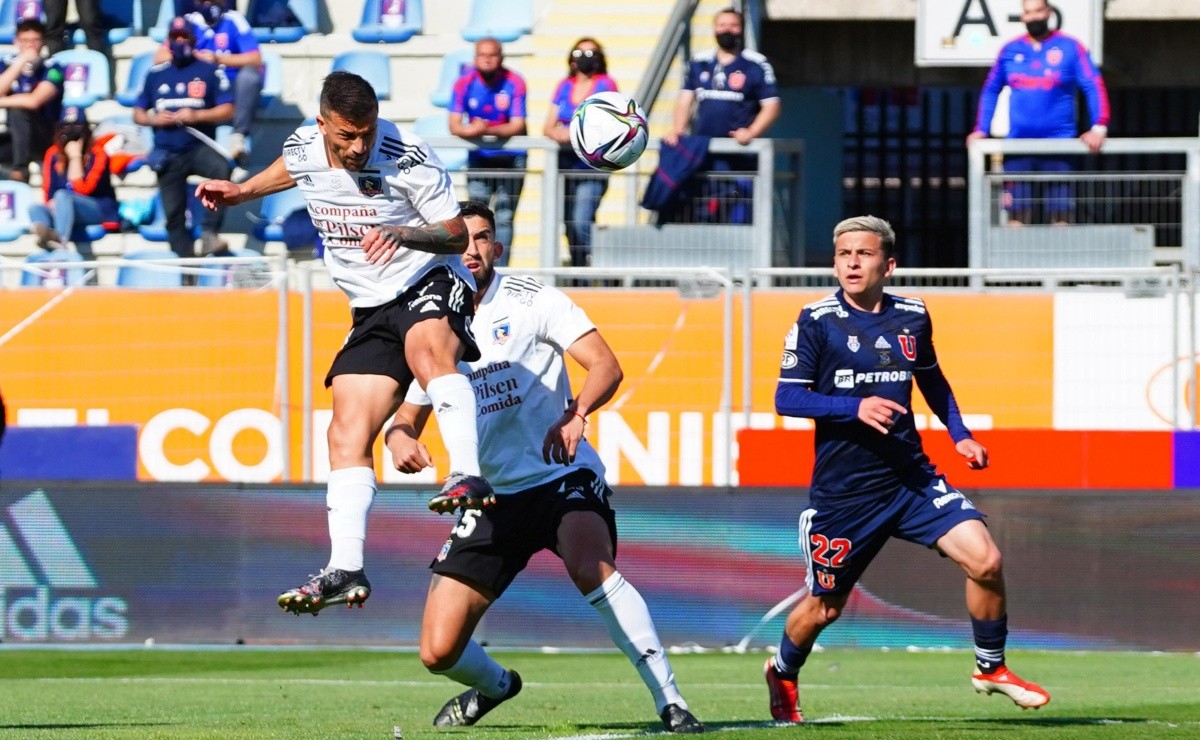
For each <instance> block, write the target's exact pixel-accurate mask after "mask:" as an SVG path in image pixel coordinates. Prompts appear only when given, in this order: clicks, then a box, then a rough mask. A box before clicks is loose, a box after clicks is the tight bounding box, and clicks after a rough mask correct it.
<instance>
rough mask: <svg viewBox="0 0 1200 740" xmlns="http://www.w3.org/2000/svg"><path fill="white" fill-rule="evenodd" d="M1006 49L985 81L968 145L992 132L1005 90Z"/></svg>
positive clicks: (997, 58) (989, 71)
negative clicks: (1001, 96) (993, 120)
mask: <svg viewBox="0 0 1200 740" xmlns="http://www.w3.org/2000/svg"><path fill="white" fill-rule="evenodd" d="M1004 51H1005V50H1004V49H1001V50H1000V55H999V56H998V57H996V63H995V64H993V65H992V68H991V69H990V70H988V76H987V79H986V80H984V81H983V89H982V90H980V91H979V110H978V112H977V113H976V115H975V128H974V129H973V130H972V131H971V133H969V134H967V143H968V144H970V143H971V142H972V141H974V140H976V139H984V138H987V136H988V132H989V131H991V130H992V116H994V115H995V114H996V103H997V102H998V101H999V100H1000V91H1001V90H1003V89H1004V80H1005V75H1004Z"/></svg>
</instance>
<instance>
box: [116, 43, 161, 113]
mask: <svg viewBox="0 0 1200 740" xmlns="http://www.w3.org/2000/svg"><path fill="white" fill-rule="evenodd" d="M154 54H155V52H153V51H147V52H143V53H141V54H138V55H137V56H135V57H134V58H133V59H131V60H129V77H127V78H126V79H125V88H124V89H123V90H121V91H119V92H118V93H117V102H118V103H120V104H121V105H123V106H125V107H126V108H132V107H133V106H134V105H135V104H136V103H137V99H138V95H140V94H141V93H142V83H144V82H145V81H146V75H147V74H149V73H150V68H151V67H153V66H154Z"/></svg>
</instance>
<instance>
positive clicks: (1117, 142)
mask: <svg viewBox="0 0 1200 740" xmlns="http://www.w3.org/2000/svg"><path fill="white" fill-rule="evenodd" d="M989 165H990V166H989ZM968 188H969V193H968V203H969V214H970V215H969V235H970V237H969V264H970V266H971V267H978V268H997V267H1028V268H1043V267H1150V266H1152V265H1154V264H1155V263H1156V262H1158V261H1177V262H1183V263H1184V264H1187V265H1198V264H1200V140H1198V139H1195V138H1147V139H1110V140H1109V141H1107V142H1105V144H1104V147H1103V149H1102V150H1101V152H1100V153H1098V154H1089V153H1088V152H1087V149H1086V147H1085V146H1084V145H1083V144H1082V143H1081V142H1080V141H1078V140H1076V139H987V140H983V141H978V142H974V143H972V144H971V146H970V147H969V148H968ZM1017 226H1020V227H1021V228H1014V227H1017Z"/></svg>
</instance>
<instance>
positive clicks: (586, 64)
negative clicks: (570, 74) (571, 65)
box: [575, 57, 600, 75]
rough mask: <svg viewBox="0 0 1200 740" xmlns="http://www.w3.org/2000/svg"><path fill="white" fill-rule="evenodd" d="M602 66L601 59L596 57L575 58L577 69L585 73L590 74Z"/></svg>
mask: <svg viewBox="0 0 1200 740" xmlns="http://www.w3.org/2000/svg"><path fill="white" fill-rule="evenodd" d="M599 68H600V60H598V59H596V57H579V58H578V59H576V60H575V69H577V70H579V71H580V72H581V73H583V74H585V75H590V74H591V73H593V72H595V71H596V70H597V69H599Z"/></svg>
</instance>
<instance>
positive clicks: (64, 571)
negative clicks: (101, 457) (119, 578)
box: [0, 491, 129, 640]
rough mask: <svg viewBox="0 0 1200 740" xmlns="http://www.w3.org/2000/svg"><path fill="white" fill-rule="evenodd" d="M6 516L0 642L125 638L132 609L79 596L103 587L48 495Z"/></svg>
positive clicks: (1, 538)
mask: <svg viewBox="0 0 1200 740" xmlns="http://www.w3.org/2000/svg"><path fill="white" fill-rule="evenodd" d="M6 514H7V515H6V517H5V518H4V519H3V520H0V637H5V638H7V637H14V638H17V639H21V640H50V639H54V640H88V639H92V638H100V639H112V638H118V637H124V636H125V634H126V633H127V632H128V631H129V619H128V617H127V614H128V613H129V604H128V603H127V602H126V601H125V599H122V598H119V597H116V596H99V597H94V596H91V595H87V594H80V593H78V592H80V591H95V590H96V589H98V588H99V584H98V583H97V582H96V576H95V575H94V574H93V573H92V570H91V568H89V567H88V564H87V561H85V560H84V559H83V555H82V554H80V552H79V548H78V547H76V545H75V541H74V540H72V539H71V535H70V533H69V532H67V529H66V527H64V526H63V523H62V520H61V519H59V518H58V513H57V512H56V511H54V507H53V506H51V505H50V499H48V498H47V497H46V494H45V493H43V492H42V491H34V492H33V493H31V494H29V495H28V496H26V497H24V498H22V499H20V500H19V501H17V502H16V503H14V504H12V505H11V506H9V507H8V510H7V512H6ZM64 591H69V592H70V593H68V594H64V593H63V592H64Z"/></svg>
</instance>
